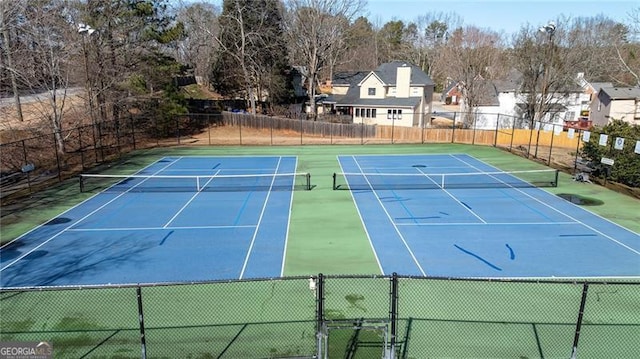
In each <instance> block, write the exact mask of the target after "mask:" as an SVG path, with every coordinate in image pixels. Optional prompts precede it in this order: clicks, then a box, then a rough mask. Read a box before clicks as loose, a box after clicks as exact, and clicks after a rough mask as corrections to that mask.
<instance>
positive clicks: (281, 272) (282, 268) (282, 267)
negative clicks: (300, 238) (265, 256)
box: [280, 157, 298, 277]
mask: <svg viewBox="0 0 640 359" xmlns="http://www.w3.org/2000/svg"><path fill="white" fill-rule="evenodd" d="M297 171H298V157H296V163H295V166H294V167H293V173H296V172H297ZM295 186H296V179H295V178H293V181H292V182H291V198H290V199H289V216H288V218H287V229H286V231H287V232H286V233H285V235H284V251H282V266H281V267H280V277H284V265H285V260H286V258H287V246H288V245H289V228H290V227H291V212H292V209H293V194H294V189H295Z"/></svg>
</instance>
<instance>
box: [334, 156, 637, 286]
mask: <svg viewBox="0 0 640 359" xmlns="http://www.w3.org/2000/svg"><path fill="white" fill-rule="evenodd" d="M338 160H339V161H340V165H341V168H342V171H343V173H342V174H338V175H336V181H340V180H342V179H344V183H341V184H339V183H335V184H334V187H335V188H336V189H340V188H345V187H348V188H349V189H350V190H351V193H352V195H353V199H354V201H355V203H356V206H357V207H358V211H359V213H360V216H361V218H362V222H363V224H364V226H365V227H366V229H367V233H368V236H369V239H370V241H371V245H372V247H373V248H374V251H375V253H376V258H377V260H378V263H379V265H380V270H381V271H382V272H383V273H385V274H391V273H393V272H397V273H402V274H409V275H419V276H426V275H428V276H444V277H519V278H531V277H536V278H541V277H581V278H587V277H627V276H638V275H639V274H640V267H639V266H638V263H639V261H640V241H639V239H640V238H639V236H638V235H637V234H635V233H633V232H631V231H629V230H627V229H625V228H623V227H621V226H618V225H615V224H613V223H611V222H609V221H607V220H605V219H603V218H601V217H599V216H596V215H594V214H592V213H590V212H587V211H585V210H583V209H582V208H580V207H578V206H576V205H573V204H571V203H570V202H568V201H565V200H563V199H562V198H559V197H557V196H554V195H552V194H551V193H549V192H547V191H545V190H543V189H541V188H539V187H541V186H542V187H544V186H547V187H549V186H553V187H555V186H556V185H557V182H556V181H557V173H556V171H554V170H531V171H517V172H512V173H507V172H501V171H500V170H499V169H497V168H495V167H493V166H491V165H489V164H487V163H484V162H482V161H480V160H478V159H476V158H474V157H472V156H470V155H468V154H445V155H415V156H412V155H396V156H389V155H387V156H380V155H373V156H366V155H360V156H338Z"/></svg>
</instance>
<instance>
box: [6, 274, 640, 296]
mask: <svg viewBox="0 0 640 359" xmlns="http://www.w3.org/2000/svg"><path fill="white" fill-rule="evenodd" d="M320 276H321V277H322V278H323V279H325V280H332V279H335V280H339V279H387V280H391V279H393V278H394V276H395V278H398V279H410V280H432V281H452V282H453V281H457V282H486V283H530V284H532V283H535V284H573V285H575V284H594V285H607V284H615V285H640V277H613V278H612V277H607V278H605V277H586V278H577V277H576V278H566V277H565V278H557V279H553V278H529V277H526V278H525V277H523V278H484V277H473V278H465V277H433V276H425V277H423V276H412V275H400V274H393V275H376V274H372V275H360V274H359V275H343V274H338V275H323V274H317V275H308V276H288V277H271V278H249V279H220V280H203V281H185V282H157V283H124V284H90V285H62V286H29V287H0V293H8V292H44V291H62V290H84V289H121V288H138V287H167V286H182V285H204V284H222V283H226V284H231V283H248V282H278V281H291V280H314V281H315V280H317V279H318V278H319V277H320Z"/></svg>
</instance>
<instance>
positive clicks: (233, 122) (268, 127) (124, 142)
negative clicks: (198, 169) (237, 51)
mask: <svg viewBox="0 0 640 359" xmlns="http://www.w3.org/2000/svg"><path fill="white" fill-rule="evenodd" d="M439 115H446V116H448V117H449V118H451V119H452V123H451V125H450V126H444V127H442V126H439V127H438V126H432V124H428V123H427V121H425V122H424V123H423V127H422V128H419V127H411V128H408V127H399V126H395V125H394V122H395V121H393V120H392V121H391V123H390V125H387V126H383V125H372V124H365V123H343V122H341V121H336V122H329V121H330V120H332V119H333V117H330V116H329V117H327V119H328V121H313V120H307V119H306V117H300V118H295V119H291V118H280V117H272V116H264V115H251V114H247V113H231V112H223V113H222V114H186V115H180V116H176V117H174V118H168V119H167V118H165V119H158V118H147V117H142V116H134V115H131V114H130V115H129V116H127V117H122V118H120V119H119V120H118V121H108V122H98V123H95V124H92V125H84V126H79V127H75V128H71V129H67V130H64V131H62V132H61V133H60V136H59V137H60V138H64V139H65V143H64V149H63V150H62V151H60V149H59V148H58V147H57V144H56V140H55V139H56V136H57V134H55V133H49V134H44V135H40V136H35V137H31V138H27V139H21V140H19V141H15V142H9V143H3V144H0V156H1V160H0V164H1V167H0V173H1V176H0V180H1V181H0V185H1V188H2V191H1V192H0V200H2V202H3V203H4V202H5V201H10V200H13V199H15V198H19V197H22V196H25V195H29V194H31V193H33V192H36V191H38V190H39V189H41V188H43V187H45V186H47V185H49V184H51V183H54V182H61V181H63V180H65V179H68V178H71V177H74V176H76V175H77V174H79V173H81V172H83V171H85V170H86V169H88V168H93V167H96V166H98V165H100V164H103V163H107V162H109V161H112V160H114V159H118V158H121V157H122V156H123V155H125V154H127V153H128V152H131V151H134V150H137V149H144V148H152V147H158V146H179V145H184V144H186V143H187V142H186V141H187V140H188V138H189V137H190V136H193V135H196V134H202V133H207V135H208V141H207V142H206V143H202V144H205V145H213V144H216V142H215V141H212V134H213V133H214V132H215V131H217V129H219V128H221V127H226V128H229V129H232V130H233V129H237V136H236V137H235V139H233V138H232V139H230V140H231V143H230V144H237V145H254V144H255V143H251V142H250V141H246V140H245V139H244V137H243V136H244V133H243V129H248V128H251V129H259V130H262V131H268V133H262V136H263V137H267V138H264V140H265V141H263V143H261V144H267V145H278V144H279V143H278V141H277V140H275V139H274V131H276V132H277V131H285V132H286V131H288V132H293V133H298V134H299V135H300V136H299V141H297V142H296V141H293V142H287V143H283V144H286V145H291V144H293V145H295V144H299V145H305V144H361V145H365V144H388V143H390V144H395V143H403V144H424V143H462V144H473V145H475V144H478V145H486V146H493V147H500V148H503V149H505V150H507V151H510V152H512V153H517V154H520V155H522V156H525V157H527V158H532V159H535V160H538V161H541V162H544V163H546V164H547V165H553V166H558V165H559V164H556V163H553V162H552V155H553V152H554V148H561V149H564V150H566V152H571V153H573V154H574V159H573V166H566V168H562V169H564V170H567V171H571V172H573V173H574V174H575V173H577V172H579V171H580V170H581V169H582V167H584V164H582V163H580V158H579V151H580V148H581V144H582V140H581V134H582V130H576V131H575V132H571V136H569V135H568V134H565V133H564V132H563V131H562V128H560V127H561V126H560V125H552V124H540V125H538V126H535V128H531V129H530V128H527V126H528V125H529V124H523V123H521V124H519V125H518V121H516V120H515V119H514V118H512V117H511V116H507V115H502V114H473V113H471V114H464V113H456V112H453V113H448V114H444V113H442V114H439ZM478 116H480V117H483V118H484V117H486V116H495V126H494V125H493V124H491V126H494V127H493V128H491V129H482V128H481V127H480V126H485V125H488V124H487V123H484V122H482V121H479V120H478V118H479V117H478ZM465 118H472V119H473V121H472V122H471V123H470V124H469V123H463V122H462V121H461V119H465ZM503 118H509V120H508V121H506V122H505V121H502V120H501V119H503ZM319 119H322V117H320V118H319ZM485 122H486V121H485ZM490 122H491V121H490ZM503 122H504V123H503ZM478 123H480V125H478ZM505 124H509V125H508V126H506V125H505ZM545 126H546V127H549V128H546V127H545ZM522 127H524V128H522ZM545 128H546V130H545ZM560 133H562V134H563V136H556V135H555V134H560ZM556 137H558V138H556ZM629 140H630V141H629V142H631V141H633V140H638V139H629Z"/></svg>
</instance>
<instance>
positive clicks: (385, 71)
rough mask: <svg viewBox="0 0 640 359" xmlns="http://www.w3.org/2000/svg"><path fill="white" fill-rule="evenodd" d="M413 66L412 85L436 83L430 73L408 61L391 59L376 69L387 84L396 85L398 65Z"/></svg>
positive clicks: (377, 73)
mask: <svg viewBox="0 0 640 359" xmlns="http://www.w3.org/2000/svg"><path fill="white" fill-rule="evenodd" d="M403 66H411V85H422V86H428V85H435V83H434V82H433V80H432V79H431V78H430V77H429V75H427V74H425V73H424V71H422V69H421V68H419V67H418V66H416V65H414V64H411V63H409V62H406V61H391V62H387V63H384V64H382V65H380V66H378V68H377V69H376V70H375V71H374V72H375V73H376V75H377V76H378V78H380V80H382V81H383V82H384V84H385V85H395V84H396V76H397V73H398V67H403Z"/></svg>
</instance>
